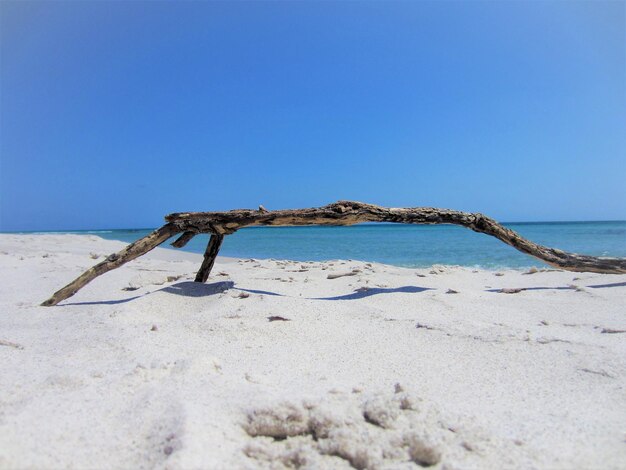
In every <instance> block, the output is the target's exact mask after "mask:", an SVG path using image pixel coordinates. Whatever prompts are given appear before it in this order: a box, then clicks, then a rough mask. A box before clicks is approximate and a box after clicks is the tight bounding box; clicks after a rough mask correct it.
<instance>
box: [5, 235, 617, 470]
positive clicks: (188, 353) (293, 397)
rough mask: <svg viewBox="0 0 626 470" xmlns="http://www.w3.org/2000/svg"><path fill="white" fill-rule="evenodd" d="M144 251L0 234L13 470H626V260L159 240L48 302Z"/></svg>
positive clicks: (8, 457)
mask: <svg viewBox="0 0 626 470" xmlns="http://www.w3.org/2000/svg"><path fill="white" fill-rule="evenodd" d="M123 246H124V244H123V243H119V242H113V241H105V240H102V239H100V238H97V237H94V236H79V235H0V276H1V277H0V279H1V282H0V467H1V468H35V467H36V468H174V469H175V468H215V469H224V468H229V469H230V468H234V469H237V468H259V467H260V468H284V467H289V466H292V467H298V466H301V467H304V468H350V466H351V465H352V466H354V467H357V468H393V469H399V468H414V467H417V465H418V464H421V465H427V464H433V463H436V465H437V466H435V467H433V468H446V469H453V468H524V469H526V468H602V469H607V468H625V467H626V388H625V385H626V373H625V372H626V341H625V339H626V333H623V332H622V333H609V332H607V331H609V330H626V276H624V275H621V276H620V275H599V274H577V273H570V272H555V271H550V272H538V273H535V274H530V275H528V274H522V273H521V272H517V271H503V272H502V274H503V275H500V276H498V275H495V273H493V272H489V271H478V272H474V271H472V270H470V269H463V268H441V269H438V268H435V269H434V270H432V273H431V272H430V271H431V270H430V269H425V270H411V269H401V268H396V267H390V266H384V265H380V264H373V265H368V264H366V263H362V262H353V261H336V262H328V263H300V262H280V261H271V260H266V261H237V260H225V259H221V260H219V262H218V263H217V264H216V266H215V268H214V270H213V275H212V277H211V279H210V280H209V282H208V283H207V284H205V285H199V284H195V283H192V282H191V280H192V279H193V275H194V273H195V270H196V269H197V268H198V266H199V263H200V258H201V257H200V256H198V255H192V254H186V253H182V252H177V251H173V250H165V249H156V250H154V251H153V252H152V253H150V254H148V255H147V256H144V257H142V258H140V259H138V260H136V261H134V262H132V263H130V264H128V265H126V266H124V267H122V268H120V269H117V270H114V271H113V272H110V273H108V274H106V275H104V276H102V277H100V278H97V279H96V280H95V281H93V282H92V283H91V284H90V285H88V286H87V287H85V288H84V289H83V290H81V291H80V292H79V293H78V294H77V295H76V296H74V297H72V298H70V299H68V300H66V301H65V302H63V304H61V305H60V306H58V307H48V308H46V307H39V306H38V304H39V303H40V302H42V301H43V300H45V299H46V298H47V297H49V295H50V294H51V293H52V292H54V291H55V290H57V289H58V288H60V287H62V286H63V285H65V284H66V283H67V282H69V281H70V280H72V279H73V278H74V277H75V276H77V275H78V274H80V273H81V272H82V271H83V270H84V269H86V268H87V267H89V266H91V265H93V264H94V263H95V262H96V261H95V260H94V259H92V258H91V257H90V253H94V254H97V255H100V258H99V259H100V260H102V255H106V254H109V253H111V252H115V251H118V250H119V249H120V248H122V247H123ZM353 270H358V271H357V272H356V274H355V275H352V276H344V277H338V278H336V279H328V275H329V274H337V273H339V274H341V273H348V272H352V271H353ZM179 275H182V277H181V278H180V279H178V280H172V278H170V280H169V281H168V280H167V279H168V276H179ZM571 285H575V286H578V288H567V287H568V286H571ZM601 285H605V287H598V286H601ZM594 286H595V287H594ZM127 287H131V288H138V289H136V290H132V291H130V290H123V289H124V288H127ZM520 287H528V288H531V289H530V290H524V291H522V292H519V293H515V294H505V293H499V292H492V291H490V290H489V289H499V288H520ZM448 289H453V290H455V291H457V292H458V293H446V292H447V291H448ZM270 316H277V317H283V318H286V319H289V320H290V321H280V320H278V321H272V322H270V321H269V320H268V317H270ZM396 384H398V385H396ZM414 462H417V463H414Z"/></svg>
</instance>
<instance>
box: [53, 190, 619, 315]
mask: <svg viewBox="0 0 626 470" xmlns="http://www.w3.org/2000/svg"><path fill="white" fill-rule="evenodd" d="M165 220H166V221H167V222H168V223H167V224H166V225H164V226H163V227H161V228H160V229H158V230H156V231H155V232H153V233H152V234H150V235H148V236H147V237H145V238H143V239H141V240H138V241H136V242H135V243H133V244H131V245H129V246H128V247H127V248H125V249H124V250H122V251H121V252H120V253H118V254H116V255H111V256H110V257H109V258H107V260H105V261H104V262H102V263H100V264H98V265H96V266H94V267H93V268H91V269H89V270H87V271H86V272H85V273H84V274H83V275H81V276H80V277H79V278H77V279H76V280H75V281H73V282H72V283H70V284H68V285H67V286H66V287H64V288H63V289H61V290H60V291H58V292H57V293H55V294H54V295H53V296H52V297H51V298H50V299H48V300H47V301H46V302H44V303H43V304H42V305H56V304H57V303H59V302H60V301H61V300H64V299H66V298H68V297H70V296H72V295H74V294H75V293H76V291H78V289H80V288H81V287H83V286H84V285H85V284H87V283H88V282H89V281H91V280H92V279H94V278H95V277H97V276H99V275H100V274H104V273H105V272H107V271H110V270H111V269H114V268H117V267H119V266H121V265H122V264H124V263H126V262H128V261H130V260H132V259H134V258H136V257H137V256H140V255H142V254H144V253H146V252H148V251H149V250H151V249H152V248H154V247H155V246H157V245H159V244H160V243H163V242H164V241H165V240H167V239H168V238H169V237H170V236H172V235H174V234H176V233H181V232H182V233H183V234H182V235H181V236H180V238H178V240H176V241H175V242H174V243H172V245H174V246H176V247H181V246H184V245H185V244H186V243H187V242H188V241H189V240H190V239H191V238H193V236H195V235H196V234H198V233H210V234H212V235H214V236H215V238H214V237H211V239H210V241H209V244H208V246H207V250H206V252H205V257H204V261H203V263H202V267H201V268H200V271H198V275H197V277H196V280H197V281H199V282H204V281H206V279H207V277H208V275H209V273H210V271H211V268H212V266H213V263H214V262H215V257H216V256H217V252H218V251H219V248H220V245H221V243H222V240H223V238H224V236H225V235H228V234H231V233H234V232H235V231H237V230H239V229H240V228H243V227H249V226H259V225H268V226H285V225H352V224H357V223H362V222H394V223H403V224H454V225H460V226H463V227H466V228H469V229H471V230H473V231H475V232H479V233H485V234H487V235H491V236H492V237H495V238H497V239H498V240H500V241H502V242H504V243H506V244H507V245H510V246H512V247H513V248H515V249H517V250H519V251H521V252H522V253H526V254H528V255H530V256H534V257H535V258H538V259H540V260H541V261H544V262H545V263H547V264H549V265H551V266H554V267H556V268H560V269H565V270H568V271H578V272H596V273H610V274H624V273H626V259H623V258H600V257H595V256H586V255H579V254H576V253H568V252H566V251H562V250H558V249H556V248H550V247H546V246H542V245H539V244H537V243H534V242H531V241H530V240H527V239H525V238H523V237H521V236H520V235H518V234H517V233H516V232H514V231H513V230H510V229H508V228H506V227H503V226H502V225H500V224H499V223H498V222H496V221H495V220H493V219H490V218H489V217H487V216H484V215H482V214H479V213H469V212H460V211H454V210H449V209H437V208H433V207H412V208H387V207H380V206H375V205H372V204H364V203H361V202H354V201H339V202H335V203H333V204H329V205H327V206H324V207H315V208H310V209H287V210H277V211H268V210H266V209H265V208H261V209H260V210H252V209H237V210H232V211H228V212H184V213H176V214H170V215H168V216H166V217H165Z"/></svg>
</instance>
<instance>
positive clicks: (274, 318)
mask: <svg viewBox="0 0 626 470" xmlns="http://www.w3.org/2000/svg"><path fill="white" fill-rule="evenodd" d="M267 319H268V320H269V321H291V319H290V318H285V317H281V316H280V315H271V316H269V317H267Z"/></svg>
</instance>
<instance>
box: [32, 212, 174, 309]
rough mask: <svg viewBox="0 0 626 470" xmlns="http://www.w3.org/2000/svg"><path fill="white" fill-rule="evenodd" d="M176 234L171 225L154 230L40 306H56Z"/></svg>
mask: <svg viewBox="0 0 626 470" xmlns="http://www.w3.org/2000/svg"><path fill="white" fill-rule="evenodd" d="M176 233H178V230H177V229H176V227H175V226H174V225H173V224H165V225H164V226H163V227H161V228H159V229H157V230H155V231H154V232H152V233H151V234H150V235H147V236H145V237H143V238H140V239H139V240H137V241H136V242H134V243H131V244H130V245H128V246H127V247H126V248H124V249H123V250H122V251H120V252H119V253H115V254H112V255H110V256H108V257H107V259H105V260H104V261H102V262H101V263H98V264H96V265H95V266H94V267H92V268H89V269H88V270H87V271H85V272H84V273H83V274H81V275H80V276H79V277H77V278H76V279H74V280H73V281H72V282H70V283H69V284H68V285H67V286H65V287H64V288H63V289H61V290H59V291H57V292H55V293H54V295H53V296H52V297H50V298H49V299H48V300H46V301H45V302H44V303H42V304H41V305H43V306H45V307H48V306H51V305H56V304H58V303H59V302H61V301H62V300H65V299H67V298H68V297H71V296H73V295H74V294H75V293H76V292H78V290H79V289H81V288H82V287H84V286H85V285H86V284H88V283H89V282H91V281H93V280H94V279H95V278H96V277H98V276H100V275H102V274H104V273H106V272H109V271H111V270H112V269H115V268H119V267H120V266H121V265H123V264H125V263H128V262H129V261H132V260H134V259H135V258H138V257H139V256H141V255H145V254H146V253H147V252H148V251H150V250H152V249H153V248H156V247H157V246H159V245H160V244H161V243H163V242H164V241H166V240H167V239H168V238H170V237H171V236H172V235H174V234H176Z"/></svg>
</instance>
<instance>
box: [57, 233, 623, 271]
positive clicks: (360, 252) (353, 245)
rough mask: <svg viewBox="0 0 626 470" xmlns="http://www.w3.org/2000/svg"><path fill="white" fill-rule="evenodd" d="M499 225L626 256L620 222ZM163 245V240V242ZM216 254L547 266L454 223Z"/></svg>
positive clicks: (279, 236)
mask: <svg viewBox="0 0 626 470" xmlns="http://www.w3.org/2000/svg"><path fill="white" fill-rule="evenodd" d="M504 225H506V226H507V227H508V228H510V229H512V230H515V231H516V232H518V233H519V234H520V235H522V236H524V237H526V238H528V239H530V240H532V241H534V242H536V243H540V244H543V245H547V246H550V247H553V248H559V249H562V250H566V251H571V252H575V253H583V254H588V255H594V256H611V257H626V221H617V222H525V223H509V224H504ZM150 231H151V230H150V229H134V230H86V231H74V232H55V233H83V234H84V233H90V234H95V235H98V236H100V237H102V238H105V239H109V240H120V241H124V242H128V243H130V242H133V241H135V240H137V239H138V238H141V237H143V236H144V235H146V234H148V233H149V232H150ZM207 240H208V235H198V236H196V237H195V238H194V239H193V240H192V241H191V242H189V244H188V245H187V246H186V247H185V248H183V250H185V251H191V252H194V253H203V252H204V249H205V247H206V243H207ZM170 241H173V239H172V240H170ZM161 246H162V247H169V242H168V243H167V244H166V243H164V244H163V245H161ZM170 248H171V247H170ZM220 255H223V256H232V257H236V258H274V259H290V260H298V261H323V260H331V259H352V260H361V261H373V262H380V263H386V264H392V265H396V266H404V267H428V266H431V265H433V264H448V265H460V266H466V267H476V268H484V269H504V268H527V267H530V266H538V267H542V266H545V264H544V263H542V262H541V261H539V260H537V259H535V258H533V257H530V256H527V255H524V254H522V253H520V252H519V251H517V250H515V249H514V248H511V247H509V246H508V245H505V244H504V243H502V242H500V241H499V240H497V239H495V238H493V237H490V236H488V235H484V234H479V233H475V232H472V231H471V230H468V229H466V228H463V227H457V226H453V225H401V224H361V225H354V226H349V227H328V226H319V227H317V226H315V227H249V228H244V229H241V230H239V231H238V232H236V233H235V234H233V235H228V236H227V237H226V238H225V239H224V243H223V245H222V249H221V250H220Z"/></svg>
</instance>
